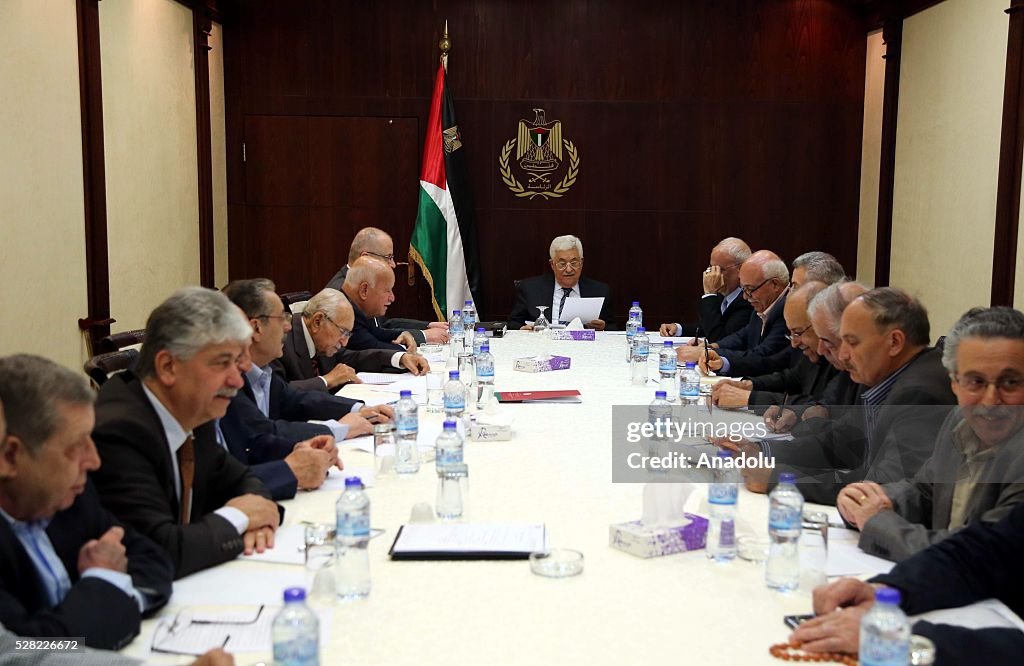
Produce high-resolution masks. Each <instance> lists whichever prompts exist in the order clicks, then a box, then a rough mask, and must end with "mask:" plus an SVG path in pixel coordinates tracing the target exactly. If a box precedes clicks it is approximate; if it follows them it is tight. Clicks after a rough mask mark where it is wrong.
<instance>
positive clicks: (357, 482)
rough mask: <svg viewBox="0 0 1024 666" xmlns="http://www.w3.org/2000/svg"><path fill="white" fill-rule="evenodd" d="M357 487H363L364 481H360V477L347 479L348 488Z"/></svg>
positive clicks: (346, 485)
mask: <svg viewBox="0 0 1024 666" xmlns="http://www.w3.org/2000/svg"><path fill="white" fill-rule="evenodd" d="M356 486H358V487H359V488H362V487H363V480H362V479H360V478H359V477H358V476H350V477H348V478H346V479H345V487H346V488H355V487H356Z"/></svg>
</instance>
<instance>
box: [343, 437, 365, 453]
mask: <svg viewBox="0 0 1024 666" xmlns="http://www.w3.org/2000/svg"><path fill="white" fill-rule="evenodd" d="M339 444H343V445H346V446H351V447H352V448H353V449H355V450H356V451H364V452H366V453H373V435H363V436H362V437H353V438H352V439H346V440H345V441H344V442H339Z"/></svg>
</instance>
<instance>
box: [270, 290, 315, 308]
mask: <svg viewBox="0 0 1024 666" xmlns="http://www.w3.org/2000/svg"><path fill="white" fill-rule="evenodd" d="M278 295H279V296H280V297H281V302H282V303H284V309H285V310H288V311H289V312H290V311H291V309H292V303H302V302H304V301H308V300H309V299H311V298H313V294H311V293H309V292H308V291H288V292H285V293H283V294H278Z"/></svg>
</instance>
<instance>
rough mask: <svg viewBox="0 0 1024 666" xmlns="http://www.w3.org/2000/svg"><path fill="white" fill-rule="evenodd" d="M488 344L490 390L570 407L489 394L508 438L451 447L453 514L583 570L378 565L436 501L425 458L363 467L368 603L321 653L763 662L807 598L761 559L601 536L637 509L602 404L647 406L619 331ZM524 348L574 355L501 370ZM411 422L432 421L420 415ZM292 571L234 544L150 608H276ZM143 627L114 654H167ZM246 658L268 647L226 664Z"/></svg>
mask: <svg viewBox="0 0 1024 666" xmlns="http://www.w3.org/2000/svg"><path fill="white" fill-rule="evenodd" d="M491 350H492V353H494V355H495V358H496V385H497V388H498V390H531V389H561V388H566V389H571V388H576V389H579V390H580V391H581V392H582V395H583V402H582V404H576V405H555V404H532V405H530V404H527V405H505V406H503V409H507V410H509V411H510V412H511V413H512V414H513V415H514V417H515V424H514V439H513V440H512V441H507V442H486V443H481V442H467V445H466V454H465V456H466V462H467V463H468V464H469V469H470V491H469V497H468V500H467V516H466V519H467V520H470V521H476V522H501V521H508V522H543V523H546V525H547V531H548V536H549V540H550V542H551V545H552V546H554V547H565V548H573V549H577V550H580V551H582V552H583V553H584V555H585V558H586V559H585V570H584V573H583V574H582V575H581V576H577V577H574V578H568V579H560V580H554V579H547V578H542V577H539V576H536V575H534V574H532V573H531V572H530V568H529V564H528V562H526V561H490V562H482V561H481V562H391V561H390V560H389V559H388V556H387V551H388V548H389V546H390V544H391V542H392V540H393V539H394V535H395V534H396V532H397V530H398V528H399V526H400V525H402V524H403V523H404V522H406V521H407V520H408V517H409V512H410V509H411V507H412V505H413V504H414V503H416V502H429V503H431V504H433V502H434V495H435V492H436V483H437V479H436V476H435V474H434V469H433V464H432V463H428V464H425V465H423V468H422V469H421V470H420V472H419V474H418V475H416V476H413V477H411V478H398V477H394V476H390V477H388V476H381V477H378V478H377V479H376V482H375V486H374V487H372V488H370V489H369V490H368V491H367V492H368V493H369V495H370V498H371V502H372V524H373V526H374V527H382V528H385V529H386V530H387V534H385V535H384V536H382V537H379V538H376V539H374V540H373V541H372V542H371V546H370V560H371V571H372V579H373V589H372V592H371V594H370V597H369V598H368V599H367V600H365V601H358V602H351V603H343V604H339V605H338V606H336V608H335V610H334V614H333V622H332V626H331V628H330V640H329V643H328V644H329V648H326V649H325V650H324V651H323V653H322V655H321V663H323V664H382V665H384V664H386V665H389V666H390V665H394V664H446V665H456V664H467V665H470V664H471V665H473V666H477V665H479V664H532V665H547V664H616V665H621V664H640V663H699V664H744V665H745V666H749V665H756V664H777V663H778V662H777V661H776V660H774V659H773V658H772V657H771V656H770V655H769V654H768V646H769V645H770V644H771V643H776V642H780V641H783V640H785V639H786V637H787V635H788V630H787V629H786V628H785V626H784V625H783V622H782V618H783V615H785V614H788V613H807V612H809V611H810V592H809V590H805V589H801V590H798V591H796V592H793V593H789V594H780V593H776V592H773V591H771V590H768V589H767V588H766V587H765V585H764V580H763V577H764V572H763V567H762V566H758V565H754V564H750V563H748V562H745V561H743V560H736V561H735V562H732V563H729V564H715V563H712V562H710V561H709V560H708V559H707V558H706V556H705V553H704V551H697V552H691V553H683V554H678V555H672V556H667V557H660V558H654V559H648V560H644V559H639V558H637V557H634V556H632V555H629V554H627V553H623V552H620V551H618V550H615V549H613V548H610V547H609V546H608V526H609V524H611V523H617V522H623V521H627V520H634V519H638V518H639V517H640V509H641V502H640V498H641V491H642V486H641V485H636V484H613V483H612V482H611V477H612V474H611V464H612V463H611V454H610V450H611V434H610V431H611V425H610V422H611V406H612V405H613V404H635V405H639V404H647V403H648V402H650V400H651V398H652V397H653V390H654V388H655V387H654V386H653V384H652V385H651V386H650V387H646V388H645V387H635V386H632V385H630V384H629V379H628V374H629V373H628V369H627V364H626V362H625V355H626V354H625V340H624V338H623V337H622V336H606V335H603V334H599V335H598V340H597V341H596V342H574V341H551V340H547V339H544V338H543V337H542V336H541V335H540V334H532V333H523V332H519V331H516V332H510V333H509V334H508V336H507V337H506V338H504V339H497V340H492V341H491ZM538 352H548V353H552V354H559V355H568V356H570V357H571V358H572V367H571V369H569V370H564V371H556V372H551V373H541V374H528V373H521V372H513V371H512V369H511V366H512V361H513V359H514V358H516V357H519V356H526V355H530V354H534V353H538ZM651 367H652V376H653V375H654V373H656V367H655V366H654V365H653V364H652V366H651ZM359 390H361V391H367V390H370V389H369V387H365V386H364V387H357V392H358V391H359ZM364 395H365V394H364ZM420 418H421V419H438V418H439V417H437V416H434V415H428V414H426V413H425V410H421V416H420ZM342 450H343V459H344V461H345V464H346V465H347V466H348V467H350V468H354V467H371V466H372V464H373V461H372V457H371V456H370V455H369V454H367V453H363V452H353V451H351V450H349V448H348V447H345V446H343V447H342ZM337 494H338V493H337V492H336V491H335V492H326V491H317V492H310V493H300V495H299V496H298V497H297V498H296V499H294V500H292V501H289V502H286V503H285V504H286V507H287V515H286V518H285V524H286V525H291V524H296V523H298V522H299V521H302V520H313V521H322V522H333V519H334V502H335V500H336V499H337ZM698 495H700V496H699V497H698ZM703 495H706V492H705V491H704V490H703V488H699V489H698V492H697V493H695V495H694V497H693V498H691V504H690V506H689V508H690V509H691V510H694V511H695V512H697V513H701V512H702V511H703V507H705V506H706V503H705V502H706V498H705V497H704V496H703ZM739 515H740V521H741V524H744V525H745V526H746V527H747V529H752V530H754V531H757V532H759V533H761V534H764V533H766V531H767V529H766V524H767V500H766V498H765V497H764V496H759V495H752V494H750V493H747V492H746V491H743V490H741V495H740V501H739ZM305 582H306V573H305V571H304V569H303V568H302V567H298V566H290V565H281V564H277V565H275V564H267V563H257V562H246V561H244V558H243V557H240V558H239V559H238V560H236V561H234V562H231V563H228V564H226V565H223V566H220V567H217V568H216V569H212V570H208V571H205V572H201V573H198V574H195V575H193V576H189V577H188V578H186V579H183V580H181V581H178V582H177V583H176V584H175V592H174V597H173V599H172V600H171V603H170V605H169V606H168V607H167V608H166V609H164V610H163V611H162V612H161V614H160V615H161V616H166V615H168V614H172V613H175V612H176V611H178V610H179V609H181V608H182V607H184V606H188V605H192V604H232V603H268V604H270V603H280V598H281V592H282V589H283V588H284V587H285V586H287V585H291V584H298V585H302V584H304V583H305ZM153 627H154V620H149V621H147V622H146V623H145V624H144V626H143V632H142V635H141V636H140V637H139V638H137V639H136V640H135V642H134V643H133V644H132V645H131V646H129V648H127V650H126V652H127V653H128V654H132V655H135V656H139V657H142V658H144V659H147V660H155V661H161V660H164V661H166V660H168V658H167V657H165V656H159V655H151V654H150V653H149V645H150V641H151V634H152V630H153ZM258 659H265V660H267V661H269V655H268V654H262V655H241V656H239V658H238V662H239V663H240V664H245V663H252V662H255V661H257V660H258ZM170 661H174V660H173V659H172V660H170ZM177 661H179V662H180V661H182V659H178V660H177Z"/></svg>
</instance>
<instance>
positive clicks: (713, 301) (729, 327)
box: [683, 294, 754, 342]
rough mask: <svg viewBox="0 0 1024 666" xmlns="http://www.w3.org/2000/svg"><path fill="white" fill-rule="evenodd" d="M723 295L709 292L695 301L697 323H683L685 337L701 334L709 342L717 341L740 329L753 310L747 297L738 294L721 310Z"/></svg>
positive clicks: (748, 319) (747, 321)
mask: <svg viewBox="0 0 1024 666" xmlns="http://www.w3.org/2000/svg"><path fill="white" fill-rule="evenodd" d="M723 300H725V296H722V295H720V294H710V295H708V296H702V297H701V299H700V300H699V301H698V302H697V321H698V322H699V323H697V324H683V335H684V336H687V337H695V336H703V337H705V338H707V339H708V341H710V342H718V341H719V340H721V339H722V338H724V337H726V336H727V335H730V334H732V333H735V332H736V331H740V330H742V329H743V328H744V327H745V326H746V325H747V324H748V323H749V322H750V315H751V314H752V313H753V312H754V308H753V307H751V305H750V303H748V302H747V299H745V298H743V294H740V295H739V296H737V297H736V298H734V299H732V303H729V307H727V308H726V309H725V312H722V301H723Z"/></svg>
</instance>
